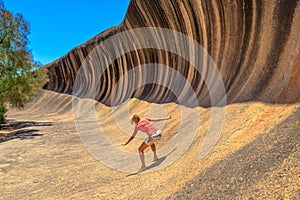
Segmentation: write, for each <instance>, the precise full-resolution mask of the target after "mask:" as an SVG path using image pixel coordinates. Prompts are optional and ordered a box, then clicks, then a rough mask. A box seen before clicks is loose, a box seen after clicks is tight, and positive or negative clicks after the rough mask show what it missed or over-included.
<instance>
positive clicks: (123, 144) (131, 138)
mask: <svg viewBox="0 0 300 200" xmlns="http://www.w3.org/2000/svg"><path fill="white" fill-rule="evenodd" d="M133 138H134V136H131V137H130V138H129V139H128V141H127V142H126V143H122V146H125V145H127V144H129V142H131V140H133Z"/></svg>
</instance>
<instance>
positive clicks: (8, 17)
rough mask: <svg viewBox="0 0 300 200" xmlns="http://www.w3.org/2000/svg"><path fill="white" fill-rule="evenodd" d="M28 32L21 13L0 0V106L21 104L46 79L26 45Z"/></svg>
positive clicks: (30, 96) (34, 93) (43, 70)
mask: <svg viewBox="0 0 300 200" xmlns="http://www.w3.org/2000/svg"><path fill="white" fill-rule="evenodd" d="M28 34H30V25H29V23H28V22H27V21H26V20H24V18H23V16H22V14H13V13H11V12H10V11H8V10H6V9H5V7H4V3H3V1H2V0H0V108H1V107H3V108H5V107H7V106H11V107H18V108H20V107H23V106H24V105H25V104H26V102H28V101H29V100H30V99H31V98H32V97H33V96H34V95H36V93H37V92H38V91H39V90H40V89H41V88H42V86H43V85H44V84H45V83H46V82H47V75H46V69H45V68H42V67H41V68H38V67H39V65H38V64H37V63H36V62H35V61H34V60H33V58H32V55H31V52H30V51H29V50H28V49H27V45H28V38H27V35H28ZM37 68H38V69H37ZM34 69H37V70H34ZM4 110H5V111H6V109H4ZM3 113H5V112H3ZM0 118H1V112H0Z"/></svg>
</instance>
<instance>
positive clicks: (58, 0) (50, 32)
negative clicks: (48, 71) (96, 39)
mask: <svg viewBox="0 0 300 200" xmlns="http://www.w3.org/2000/svg"><path fill="white" fill-rule="evenodd" d="M129 1H130V0H114V1H101V0H73V1H71V0H4V4H5V7H6V8H7V9H8V10H10V11H11V12H13V13H22V14H23V16H24V18H25V19H26V20H27V21H29V23H30V25H31V34H30V35H29V37H28V38H29V40H30V44H29V49H31V50H32V53H33V56H34V59H35V60H36V61H40V62H41V63H42V64H47V63H50V62H52V61H54V60H56V59H57V58H59V57H61V56H63V55H65V54H66V53H67V52H68V51H69V50H71V49H72V48H74V47H76V46H78V45H80V44H82V43H84V42H85V41H87V40H88V39H90V38H92V37H93V36H95V35H97V34H98V33H100V32H102V31H104V30H106V29H107V28H110V27H112V26H115V25H119V24H120V23H121V22H122V20H123V19H124V17H125V14H126V11H127V8H128V4H129Z"/></svg>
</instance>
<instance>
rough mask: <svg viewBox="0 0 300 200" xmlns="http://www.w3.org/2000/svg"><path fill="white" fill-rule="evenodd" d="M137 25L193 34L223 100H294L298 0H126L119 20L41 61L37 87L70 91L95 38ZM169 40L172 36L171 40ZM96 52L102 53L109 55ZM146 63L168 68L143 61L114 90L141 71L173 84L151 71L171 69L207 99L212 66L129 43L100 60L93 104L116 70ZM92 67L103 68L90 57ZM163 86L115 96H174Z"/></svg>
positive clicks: (104, 99) (203, 102)
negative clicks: (41, 81) (43, 74)
mask: <svg viewBox="0 0 300 200" xmlns="http://www.w3.org/2000/svg"><path fill="white" fill-rule="evenodd" d="M143 27H160V28H166V29H171V30H174V31H178V32H180V33H183V34H185V35H187V36H188V37H191V38H193V39H194V40H195V41H197V42H198V43H199V44H200V45H201V46H202V47H203V49H204V50H205V51H207V52H208V54H209V55H210V56H211V58H212V59H213V61H214V63H215V64H216V66H217V68H218V71H219V73H220V75H221V77H222V79H223V84H224V87H225V91H226V100H227V103H235V102H246V101H263V102H267V103H295V102H299V100H300V37H299V35H300V3H299V1H298V0H265V1H259V0H249V1H248V0H247V1H246V0H241V1H230V2H229V1H225V0H218V1H210V0H168V1H159V0H131V2H130V5H129V7H128V10H127V14H126V16H125V18H124V20H123V22H122V23H121V24H120V25H119V26H116V27H113V28H111V29H109V30H106V31H104V32H102V33H100V34H99V35H97V36H95V37H94V38H92V39H90V40H89V41H87V42H86V43H84V44H82V45H81V46H78V47H76V48H74V49H72V50H71V51H70V52H69V53H68V54H66V55H65V56H63V57H62V58H60V59H58V60H56V61H54V62H53V63H50V64H48V65H47V68H48V73H49V77H50V81H49V83H48V84H47V85H46V86H45V88H46V89H48V90H53V91H56V92H59V93H67V94H72V92H73V90H74V84H75V79H76V76H77V74H78V72H79V70H80V67H81V65H82V64H83V63H84V62H85V59H86V58H87V57H88V55H89V54H90V53H91V52H92V50H93V49H94V48H95V47H96V46H97V45H99V44H101V43H102V42H104V41H106V40H108V39H109V38H111V37H113V36H115V35H117V34H119V33H122V32H125V31H128V30H134V29H137V28H143ZM150 34H152V32H151V33H150ZM150 37H152V38H154V39H155V38H157V41H158V42H162V43H163V40H164V39H166V38H158V37H159V36H157V35H154V34H153V35H152V36H150ZM128 40H130V39H128ZM175 40H176V38H175ZM178 40H179V39H178ZM127 42H128V41H127ZM129 42H130V41H129ZM141 42H143V41H141ZM176 42H178V41H174V43H176ZM120 43H122V41H120ZM166 45H167V44H166ZM120 48H123V47H122V45H121V47H118V44H115V51H120ZM114 53H117V52H114ZM187 53H188V54H189V55H188V56H190V57H191V56H194V59H195V60H197V59H198V60H201V59H203V58H202V57H201V55H198V54H196V55H193V52H187ZM99 56H100V57H101V56H102V58H103V59H104V60H106V58H107V57H109V56H111V55H99ZM148 63H159V64H162V65H164V66H168V68H167V69H168V70H167V71H164V70H162V71H163V72H160V71H158V72H155V73H153V72H151V68H148V69H147V70H148V71H146V72H145V71H138V73H139V74H136V76H137V77H141V78H140V79H135V80H133V82H134V81H136V82H137V83H132V82H131V83H129V82H128V81H127V82H126V81H125V82H123V84H122V90H121V91H119V92H118V94H117V95H119V96H122V95H121V93H124V92H125V93H126V91H128V89H129V88H130V87H132V84H139V83H141V79H143V77H145V76H148V78H150V79H161V80H158V81H161V82H166V81H167V82H168V86H170V85H172V84H176V79H172V78H171V79H169V80H164V79H165V78H166V77H165V76H164V75H159V73H164V74H168V73H170V72H168V71H169V70H171V69H174V70H176V71H177V72H179V73H180V74H182V75H183V77H184V78H185V79H186V80H187V81H188V83H189V84H190V85H191V87H192V88H193V89H194V91H195V93H196V96H197V99H198V101H199V102H198V103H199V105H200V106H210V105H211V99H210V91H209V89H208V87H207V80H209V81H210V82H212V83H213V82H214V80H215V79H216V76H217V73H212V72H210V70H209V68H207V69H205V70H204V71H205V73H201V74H200V73H199V72H197V71H195V70H194V68H193V66H192V64H191V63H190V62H188V61H187V60H186V59H184V58H182V57H181V56H179V55H176V54H174V53H172V52H168V51H164V50H160V49H153V48H146V49H135V50H134V51H131V52H126V53H124V54H123V55H121V56H119V57H118V58H117V59H115V60H113V62H110V63H105V65H107V66H108V67H107V68H106V71H105V72H104V73H103V75H102V76H101V77H98V79H99V81H98V82H97V86H95V88H96V89H95V90H94V91H95V94H94V95H95V96H94V98H95V99H96V100H98V101H99V102H101V103H104V104H111V98H112V96H111V94H112V93H113V90H114V86H115V85H116V84H117V82H118V81H119V80H120V79H121V78H122V76H123V75H124V74H125V73H127V72H128V71H129V70H131V69H134V68H136V67H139V66H142V65H145V64H148ZM91 65H93V62H91ZM92 67H93V69H95V68H101V67H102V68H103V66H97V65H96V64H94V66H92ZM86 76H87V77H88V76H89V75H88V74H86ZM87 77H86V78H87ZM204 79H205V81H204ZM172 80H173V81H172ZM168 86H161V85H158V84H146V85H143V86H142V85H141V86H140V87H139V88H137V89H136V90H135V92H133V93H130V96H125V97H124V95H123V97H124V98H123V99H122V98H121V99H120V101H124V100H126V99H128V98H133V97H135V98H138V99H142V100H146V101H149V102H156V103H165V102H176V101H177V100H178V99H177V96H176V95H174V94H173V93H172V91H169V89H168V88H169V87H168ZM76 88H77V90H80V91H83V90H86V89H87V85H86V83H84V81H82V82H77V83H76ZM180 90H182V92H184V91H185V90H186V88H185V86H182V87H180Z"/></svg>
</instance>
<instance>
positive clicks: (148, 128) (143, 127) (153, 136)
mask: <svg viewBox="0 0 300 200" xmlns="http://www.w3.org/2000/svg"><path fill="white" fill-rule="evenodd" d="M169 119H171V117H168V118H162V119H149V118H145V119H141V118H140V116H139V115H137V114H133V115H131V117H130V120H131V123H135V124H136V126H135V128H134V131H133V134H132V136H131V137H130V138H129V139H128V141H127V142H126V143H122V145H123V146H125V145H127V144H128V143H129V142H131V140H133V138H134V137H135V136H136V134H137V132H138V131H142V132H144V133H146V134H147V135H148V137H147V138H146V139H145V140H144V142H143V143H142V144H141V145H140V147H139V154H140V159H141V162H142V167H141V168H140V169H139V172H142V171H144V170H146V164H145V156H144V150H145V149H146V148H148V147H149V146H151V150H152V151H153V154H154V159H153V161H157V160H158V157H157V155H156V146H155V144H154V142H156V141H158V140H159V139H160V138H161V135H162V132H161V130H159V129H158V128H156V127H155V126H153V125H152V124H151V122H159V121H163V120H169Z"/></svg>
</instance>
